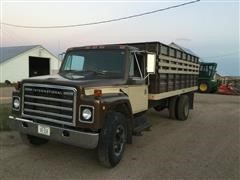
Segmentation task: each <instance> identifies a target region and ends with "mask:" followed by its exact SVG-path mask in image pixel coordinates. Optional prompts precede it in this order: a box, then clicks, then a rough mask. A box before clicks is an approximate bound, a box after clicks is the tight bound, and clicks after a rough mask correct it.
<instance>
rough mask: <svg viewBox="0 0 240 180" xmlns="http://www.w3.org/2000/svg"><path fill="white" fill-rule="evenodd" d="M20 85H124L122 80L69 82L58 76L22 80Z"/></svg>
mask: <svg viewBox="0 0 240 180" xmlns="http://www.w3.org/2000/svg"><path fill="white" fill-rule="evenodd" d="M22 83H37V84H53V85H63V86H74V87H83V88H84V87H96V86H117V85H123V84H126V80H124V79H91V80H89V79H83V80H70V79H67V78H64V77H62V76H60V75H59V74H55V75H47V76H38V77H32V78H29V79H24V80H23V81H22Z"/></svg>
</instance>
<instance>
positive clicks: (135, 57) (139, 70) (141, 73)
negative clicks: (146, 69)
mask: <svg viewBox="0 0 240 180" xmlns="http://www.w3.org/2000/svg"><path fill="white" fill-rule="evenodd" d="M133 54H134V56H135V60H136V63H137V66H138V70H139V72H140V75H141V78H143V75H142V71H141V68H140V65H139V63H138V58H137V55H136V53H135V52H134V53H133Z"/></svg>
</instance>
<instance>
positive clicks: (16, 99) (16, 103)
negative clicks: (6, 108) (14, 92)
mask: <svg viewBox="0 0 240 180" xmlns="http://www.w3.org/2000/svg"><path fill="white" fill-rule="evenodd" d="M19 107H20V100H19V97H13V109H15V110H19Z"/></svg>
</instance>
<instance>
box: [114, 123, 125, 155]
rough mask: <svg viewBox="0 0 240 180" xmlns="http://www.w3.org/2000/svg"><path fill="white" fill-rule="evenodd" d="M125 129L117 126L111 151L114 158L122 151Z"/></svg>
mask: <svg viewBox="0 0 240 180" xmlns="http://www.w3.org/2000/svg"><path fill="white" fill-rule="evenodd" d="M125 137H126V135H125V129H124V127H123V126H122V125H118V127H117V129H116V132H115V136H114V142H113V150H114V154H115V155H116V156H119V155H120V154H121V152H122V150H123V146H124V144H125V139H126V138H125Z"/></svg>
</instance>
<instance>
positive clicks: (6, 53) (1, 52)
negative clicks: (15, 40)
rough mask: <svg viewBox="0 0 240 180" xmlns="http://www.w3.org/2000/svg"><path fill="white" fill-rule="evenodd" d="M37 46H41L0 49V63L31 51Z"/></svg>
mask: <svg viewBox="0 0 240 180" xmlns="http://www.w3.org/2000/svg"><path fill="white" fill-rule="evenodd" d="M37 46H39V45H32V46H12V47H0V63H2V62H4V61H6V60H8V59H11V58H13V57H15V56H17V55H19V54H22V53H24V52H26V51H28V50H30V49H33V48H35V47H37Z"/></svg>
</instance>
